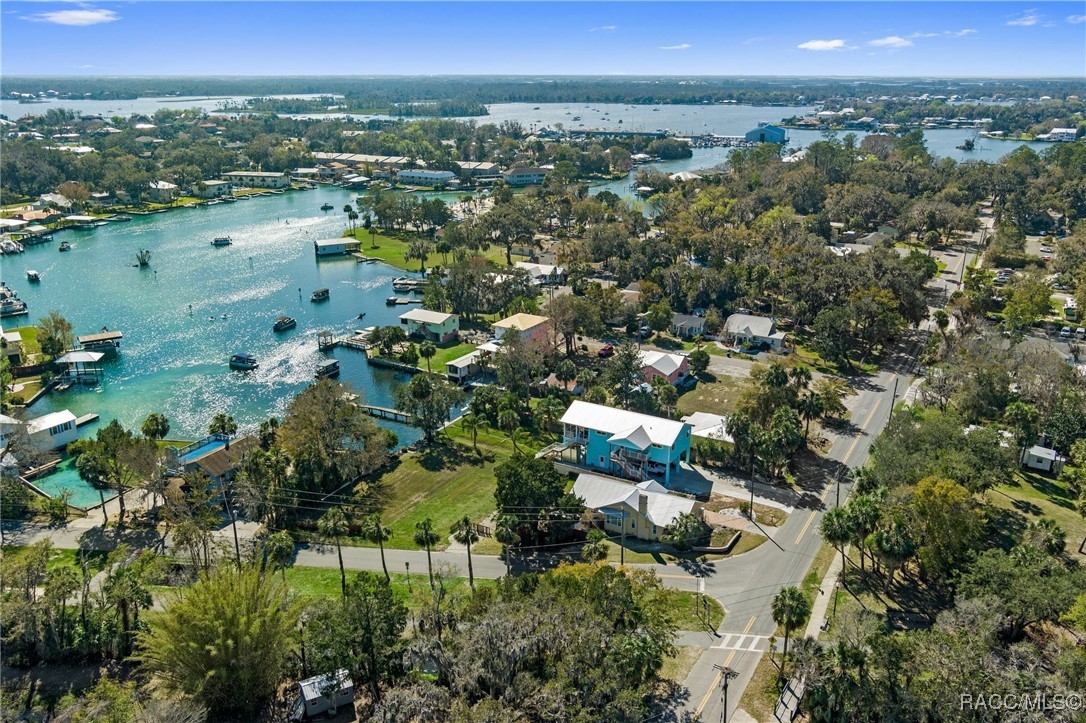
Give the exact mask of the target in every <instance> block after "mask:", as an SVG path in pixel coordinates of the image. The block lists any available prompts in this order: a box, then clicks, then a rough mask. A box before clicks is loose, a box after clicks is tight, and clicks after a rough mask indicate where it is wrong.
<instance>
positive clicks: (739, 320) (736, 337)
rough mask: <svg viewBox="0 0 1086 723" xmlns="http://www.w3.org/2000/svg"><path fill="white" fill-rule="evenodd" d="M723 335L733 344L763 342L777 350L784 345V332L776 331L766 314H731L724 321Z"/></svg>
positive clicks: (758, 343) (761, 343)
mask: <svg viewBox="0 0 1086 723" xmlns="http://www.w3.org/2000/svg"><path fill="white" fill-rule="evenodd" d="M724 336H725V337H726V338H728V339H730V340H731V341H732V342H733V343H735V344H756V345H763V344H764V345H765V346H768V347H769V348H770V349H774V350H777V349H780V348H781V347H783V346H784V339H785V336H786V334H785V333H784V332H783V331H777V330H776V329H775V327H774V323H773V320H772V319H770V318H769V317H768V316H757V315H756V314H732V315H731V316H729V317H728V320H727V321H725V322H724Z"/></svg>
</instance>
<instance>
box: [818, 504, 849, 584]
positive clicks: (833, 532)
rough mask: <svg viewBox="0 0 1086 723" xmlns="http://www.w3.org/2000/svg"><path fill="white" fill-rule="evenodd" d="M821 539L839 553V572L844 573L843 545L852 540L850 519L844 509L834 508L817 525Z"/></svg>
mask: <svg viewBox="0 0 1086 723" xmlns="http://www.w3.org/2000/svg"><path fill="white" fill-rule="evenodd" d="M818 531H819V533H820V534H821V535H822V539H823V540H825V541H826V542H828V543H830V544H831V545H833V546H834V547H836V548H837V549H838V550H839V551H840V552H841V570H842V572H844V571H845V545H847V544H848V541H849V540H851V539H852V518H851V516H850V515H849V514H848V511H847V510H845V508H844V507H834V508H833V509H832V510H829V511H828V512H827V513H826V514H825V515H823V516H822V522H820V523H819V524H818Z"/></svg>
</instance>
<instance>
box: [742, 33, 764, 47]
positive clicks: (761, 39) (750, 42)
mask: <svg viewBox="0 0 1086 723" xmlns="http://www.w3.org/2000/svg"><path fill="white" fill-rule="evenodd" d="M765 40H766V39H765V36H762V35H759V36H758V37H755V38H747V39H746V40H744V41H743V45H754V44H755V43H762V42H765Z"/></svg>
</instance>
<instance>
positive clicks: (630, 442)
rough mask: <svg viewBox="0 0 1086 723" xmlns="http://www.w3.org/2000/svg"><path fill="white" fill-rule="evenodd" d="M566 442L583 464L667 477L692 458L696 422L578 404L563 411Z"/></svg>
mask: <svg viewBox="0 0 1086 723" xmlns="http://www.w3.org/2000/svg"><path fill="white" fill-rule="evenodd" d="M562 427H563V436H564V442H565V444H567V445H572V446H575V447H576V448H577V449H578V463H579V464H581V465H584V466H586V467H592V468H595V469H599V470H603V471H604V472H607V473H609V474H612V475H616V476H619V477H627V478H630V479H635V480H637V481H639V482H640V481H642V480H648V479H653V478H657V479H658V478H660V477H663V481H664V484H665V485H667V484H668V483H669V482H670V481H671V472H672V470H676V469H678V467H679V462H680V461H689V459H690V425H689V424H686V423H685V422H676V421H674V420H671V419H663V418H662V417H652V416H649V415H648V414H638V413H637V412H627V411H626V410H623V409H614V408H612V407H605V406H602V405H600V404H589V403H588V402H580V401H577V402H573V404H571V405H570V407H569V409H567V410H566V413H565V414H564V415H562Z"/></svg>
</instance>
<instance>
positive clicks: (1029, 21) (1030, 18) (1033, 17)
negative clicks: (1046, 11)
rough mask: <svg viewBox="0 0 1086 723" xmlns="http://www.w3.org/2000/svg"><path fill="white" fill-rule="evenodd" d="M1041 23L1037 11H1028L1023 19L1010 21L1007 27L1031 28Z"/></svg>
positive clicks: (1018, 18)
mask: <svg viewBox="0 0 1086 723" xmlns="http://www.w3.org/2000/svg"><path fill="white" fill-rule="evenodd" d="M1039 22H1041V16H1040V15H1038V14H1037V11H1035V10H1027V11H1026V12H1025V13H1024V14H1023V15H1022V16H1021V17H1017V18H1014V19H1013V20H1008V21H1007V25H1015V26H1017V27H1020V28H1029V27H1032V26H1034V25H1036V24H1037V23H1039Z"/></svg>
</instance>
